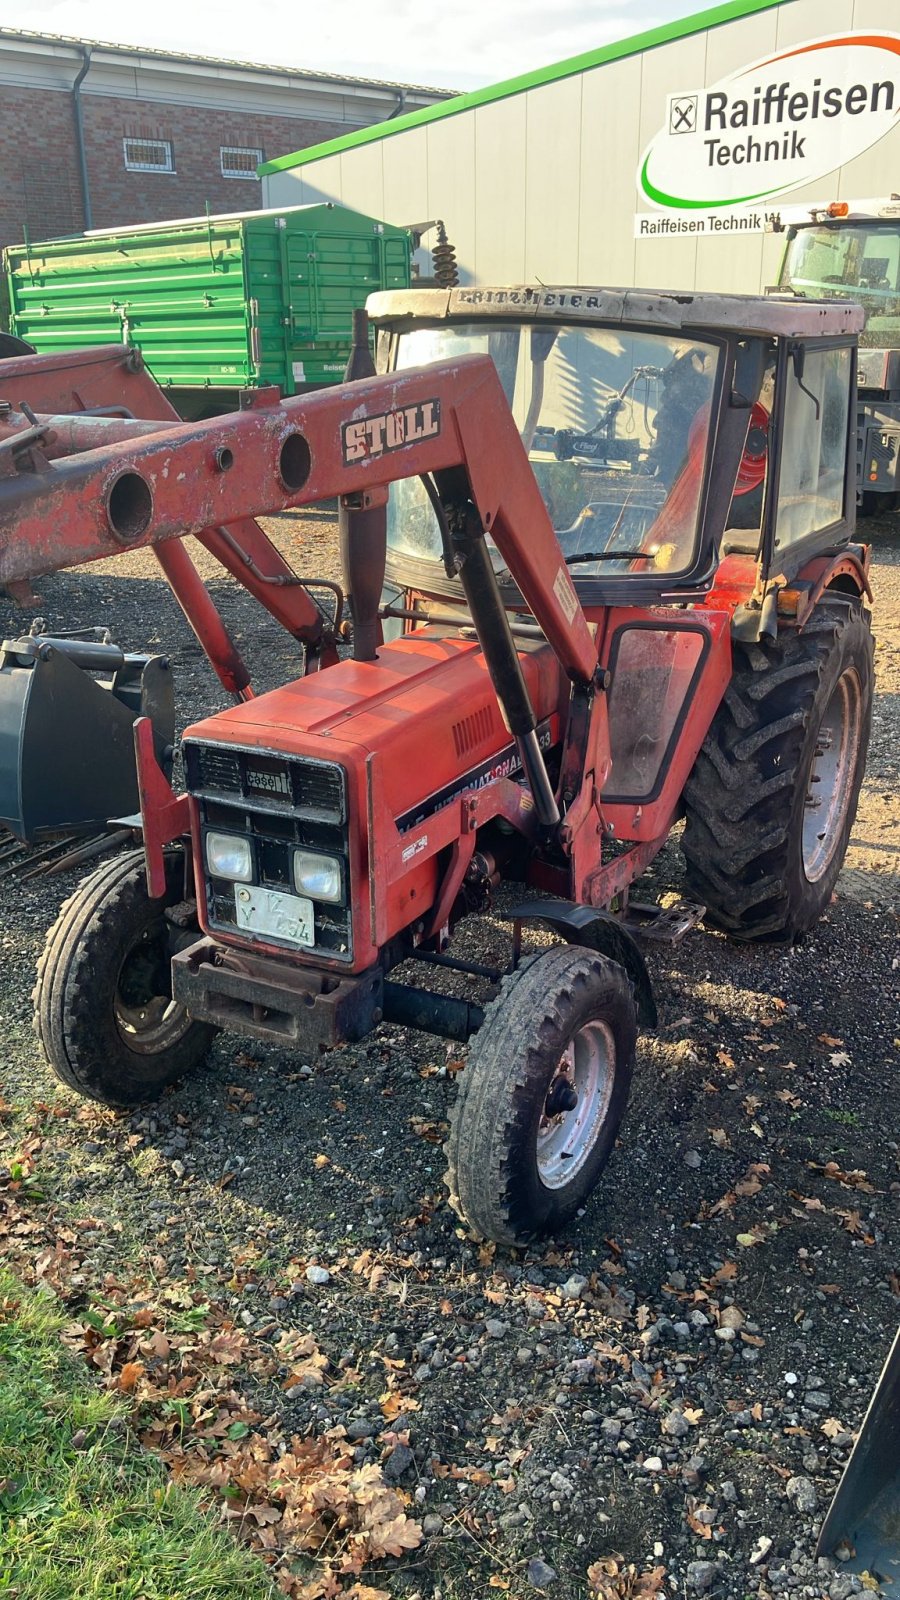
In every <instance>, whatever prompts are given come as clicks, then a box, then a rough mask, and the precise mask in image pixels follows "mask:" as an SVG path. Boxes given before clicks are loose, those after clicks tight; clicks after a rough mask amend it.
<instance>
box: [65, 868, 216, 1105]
mask: <svg viewBox="0 0 900 1600" xmlns="http://www.w3.org/2000/svg"><path fill="white" fill-rule="evenodd" d="M183 879H184V857H183V854H182V852H181V851H173V852H170V853H169V854H168V855H167V856H166V896H165V899H164V900H151V899H150V898H149V896H148V894H147V879H146V872H145V868H144V855H143V851H140V850H135V851H129V853H128V854H127V855H125V856H120V857H118V858H117V859H116V860H115V861H111V862H105V863H104V865H103V866H102V867H99V868H98V869H97V871H96V872H93V873H91V875H90V877H88V878H85V879H84V881H83V882H82V883H81V884H79V886H78V888H77V889H76V891H75V893H74V895H72V897H71V899H69V900H67V901H66V903H65V905H64V906H63V908H62V911H61V912H60V914H59V917H58V918H57V920H56V923H55V924H54V926H53V928H51V930H50V933H49V934H48V936H47V942H46V945H45V946H44V952H43V954H42V956H41V959H40V962H39V963H38V972H37V983H36V985H35V990H34V1023H35V1031H36V1033H37V1036H38V1038H39V1039H40V1041H41V1044H42V1046H43V1049H44V1054H45V1056H46V1058H47V1061H48V1063H49V1065H50V1067H51V1069H52V1070H53V1072H54V1073H55V1074H56V1076H57V1078H59V1079H60V1081H61V1082H62V1083H64V1084H66V1085H67V1087H68V1088H70V1089H77V1091H78V1093H79V1094H83V1095H86V1096H88V1098H89V1099H91V1100H99V1101H100V1102H101V1104H103V1105H107V1106H116V1107H120V1108H127V1107H130V1106H136V1105H140V1104H141V1103H142V1102H143V1101H146V1100H153V1099H155V1098H156V1097H157V1096H158V1095H159V1094H160V1093H161V1092H162V1090H163V1089H164V1088H165V1087H166V1085H167V1084H169V1083H172V1082H174V1080H175V1079H176V1078H181V1077H183V1076H184V1075H185V1074H186V1073H188V1072H191V1071H192V1070H193V1069H194V1068H195V1067H197V1066H199V1064H200V1063H201V1061H202V1060H203V1058H204V1056H205V1055H206V1052H207V1050H208V1049H209V1046H210V1043H211V1041H212V1039H213V1038H214V1036H215V1029H214V1028H211V1027H209V1026H208V1025H207V1024H206V1023H201V1022H194V1021H192V1019H191V1018H190V1016H189V1015H188V1014H187V1012H186V1011H185V1010H184V1007H183V1006H180V1005H176V1004H175V1003H174V1002H173V1000H172V988H171V981H172V980H171V972H170V959H171V951H170V932H171V930H170V928H169V924H168V923H167V921H166V918H165V915H164V911H165V907H166V906H167V905H173V904H175V903H176V902H177V901H180V900H182V899H183V898H184V883H183Z"/></svg>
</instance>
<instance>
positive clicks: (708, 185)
mask: <svg viewBox="0 0 900 1600" xmlns="http://www.w3.org/2000/svg"><path fill="white" fill-rule="evenodd" d="M898 67H900V35H897V34H894V33H884V32H880V31H879V32H876V31H875V30H874V29H873V30H872V31H871V32H868V33H862V32H859V33H845V34H838V35H832V36H830V37H828V38H825V39H808V40H807V41H806V43H805V44H800V45H795V46H794V47H793V48H792V49H788V50H781V51H779V52H778V54H777V55H773V56H768V57H766V59H765V60H763V61H756V62H754V63H752V64H751V65H750V66H747V67H742V68H741V70H740V71H739V72H735V73H732V75H731V76H730V77H728V78H721V79H720V80H719V82H718V83H714V84H710V85H709V86H708V87H707V88H705V89H701V90H697V91H696V92H694V91H690V92H685V93H680V92H679V93H675V94H670V95H669V97H668V101H667V112H666V121H665V123H664V125H663V127H662V128H660V130H659V132H658V133H657V134H656V136H655V137H654V138H653V139H651V141H650V144H649V145H648V146H647V148H646V150H645V151H644V154H643V157H642V159H641V165H640V168H639V170H638V192H639V193H640V195H641V198H642V199H643V200H648V201H649V202H650V204H651V205H652V206H653V207H654V208H656V210H658V211H669V212H681V213H683V214H685V215H686V216H687V217H688V219H689V218H690V216H691V215H692V214H693V216H695V217H696V216H697V215H698V213H702V212H707V213H708V212H710V211H715V210H717V209H719V208H728V207H729V206H732V207H737V206H746V205H752V204H756V205H764V204H765V203H766V202H767V201H769V200H771V199H773V198H774V196H776V195H783V194H787V193H788V192H789V191H790V190H791V189H797V188H799V187H801V186H802V185H804V184H808V183H814V182H817V181H818V180H819V179H820V178H824V177H826V176H827V175H828V174H829V173H831V172H834V171H835V170H836V169H837V168H838V167H843V166H845V165H846V164H847V162H849V161H851V160H852V159H853V158H854V156H858V155H861V154H862V152H863V151H864V150H867V149H868V148H869V147H870V145H873V144H876V143H877V142H878V140H879V139H882V138H884V135H885V134H886V133H889V132H890V131H891V129H893V128H894V127H895V126H896V124H897V119H898V114H900V73H898ZM679 226H680V227H682V228H684V229H689V231H691V232H696V231H701V228H700V227H698V224H697V223H694V224H693V225H691V224H690V222H689V221H688V222H684V221H683V222H682V223H681V224H680V225H679Z"/></svg>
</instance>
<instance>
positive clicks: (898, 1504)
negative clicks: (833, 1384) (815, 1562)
mask: <svg viewBox="0 0 900 1600" xmlns="http://www.w3.org/2000/svg"><path fill="white" fill-rule="evenodd" d="M817 1553H818V1554H819V1555H820V1556H830V1555H834V1554H837V1555H838V1556H839V1558H840V1559H842V1560H844V1559H846V1564H847V1566H848V1567H849V1568H850V1570H851V1571H855V1572H868V1573H871V1575H872V1577H873V1578H877V1579H878V1581H879V1583H883V1584H894V1585H896V1587H895V1588H893V1589H891V1588H888V1589H887V1590H886V1593H887V1594H889V1595H891V1594H896V1595H900V1332H898V1334H897V1337H896V1339H895V1340H894V1344H893V1348H892V1349H891V1353H890V1355H889V1356H888V1358H887V1361H886V1362H885V1364H884V1370H883V1371H882V1374H881V1377H880V1378H879V1380H878V1385H877V1387H876V1389H875V1393H874V1394H873V1396H872V1399H871V1401H870V1402H869V1409H868V1411H867V1412H866V1415H865V1418H864V1420H863V1425H862V1429H861V1431H860V1435H859V1438H858V1439H857V1441H856V1444H855V1445H854V1447H853V1453H852V1455H851V1457H850V1460H849V1461H848V1462H847V1465H846V1468H845V1469H844V1476H843V1478H842V1479H841V1481H840V1484H839V1485H838V1491H837V1494H836V1495H835V1497H834V1500H833V1501H832V1503H831V1508H830V1510H829V1512H828V1515H827V1517H826V1518H825V1521H824V1523H823V1524H822V1532H821V1533H820V1534H819V1544H818V1552H817Z"/></svg>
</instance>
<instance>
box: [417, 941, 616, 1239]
mask: <svg viewBox="0 0 900 1600" xmlns="http://www.w3.org/2000/svg"><path fill="white" fill-rule="evenodd" d="M636 1039H637V1020H636V1016H635V1007H634V1000H633V996H632V992H631V984H630V983H629V980H628V977H627V975H626V973H625V971H624V970H623V968H622V967H620V966H619V965H618V964H617V963H616V962H614V961H610V960H608V959H607V957H606V956H602V955H599V954H597V953H595V952H593V951H590V950H583V949H579V948H577V947H573V946H571V945H565V946H560V947H557V948H554V949H552V950H548V951H546V952H545V953H544V954H541V955H538V956H535V957H534V958H533V959H532V960H531V961H529V962H527V963H525V964H524V965H523V966H521V967H520V968H519V970H518V971H517V972H515V973H513V974H512V976H511V977H508V978H506V979H505V980H504V983H503V987H502V989H501V991H500V994H499V995H498V997H497V999H496V1000H495V1001H494V1002H493V1005H492V1006H491V1007H490V1009H489V1011H488V1015H487V1018H486V1020H485V1022H484V1024H483V1026H482V1028H481V1030H480V1031H479V1033H478V1034H477V1035H476V1036H475V1039H474V1040H473V1042H472V1044H471V1046H470V1049H469V1059H468V1064H467V1066H466V1070H465V1072H464V1073H463V1076H462V1083H461V1085H460V1092H459V1097H458V1099H457V1102H456V1105H455V1107H454V1109H453V1112H452V1115H451V1121H450V1137H449V1140H448V1144H447V1158H448V1171H447V1185H448V1188H449V1190H450V1201H451V1204H452V1205H453V1207H454V1209H455V1210H456V1212H457V1213H458V1215H459V1216H460V1217H461V1218H462V1219H463V1221H464V1222H466V1223H468V1224H469V1226H470V1227H471V1228H472V1229H473V1231H474V1232H476V1233H477V1234H479V1235H480V1236H481V1237H482V1238H485V1239H493V1240H496V1241H497V1243H499V1244H524V1243H526V1242H527V1241H528V1240H529V1239H531V1238H533V1237H534V1236H535V1235H536V1234H542V1233H552V1232H554V1231H555V1230H556V1229H558V1228H561V1227H563V1226H564V1225H565V1224H566V1223H567V1222H570V1221H571V1219H572V1217H574V1216H575V1214H576V1212H577V1211H578V1210H579V1209H580V1207H581V1206H583V1205H584V1203H585V1201H586V1200H587V1198H588V1196H589V1195H590V1193H591V1191H592V1190H593V1188H594V1187H595V1185H596V1183H597V1181H598V1179H599V1177H600V1174H601V1172H602V1171H603V1168H604V1167H605V1165H606V1162H607V1160H608V1159H609V1155H610V1152H611V1150H612V1147H613V1144H614V1142H615V1138H616V1133H617V1132H618V1128H619V1124H620V1122H621V1120H622V1116H623V1113H624V1111H625V1105H626V1102H627V1100H628V1091H629V1088H630V1086H631V1077H632V1072H633V1069H634V1054H635V1044H636Z"/></svg>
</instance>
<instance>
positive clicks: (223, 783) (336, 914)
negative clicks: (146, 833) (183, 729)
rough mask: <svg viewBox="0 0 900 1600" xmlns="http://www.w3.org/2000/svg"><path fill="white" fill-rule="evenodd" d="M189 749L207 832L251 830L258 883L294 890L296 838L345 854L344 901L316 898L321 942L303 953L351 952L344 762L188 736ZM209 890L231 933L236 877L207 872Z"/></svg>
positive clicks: (341, 955) (190, 773) (211, 910)
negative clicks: (259, 751)
mask: <svg viewBox="0 0 900 1600" xmlns="http://www.w3.org/2000/svg"><path fill="white" fill-rule="evenodd" d="M184 756H185V770H186V773H187V780H188V789H189V790H190V792H191V793H192V794H193V795H194V796H195V798H196V799H197V802H198V804H199V807H200V819H201V827H202V833H203V835H204V837H205V835H206V832H207V830H209V829H213V830H216V831H220V830H224V831H226V832H228V833H239V834H243V835H244V836H245V837H247V838H248V839H249V843H250V852H251V857H252V861H253V879H252V881H253V882H254V883H255V884H257V885H259V886H261V887H265V888H271V889H277V890H280V891H281V892H283V893H292V892H293V872H292V861H293V852H294V850H295V849H296V848H297V847H298V846H301V847H303V848H305V849H308V850H320V851H323V852H324V853H326V854H328V855H333V856H338V857H339V858H340V860H341V862H342V875H343V883H344V897H345V901H346V903H345V904H343V905H325V904H323V903H320V902H318V901H317V902H315V912H314V915H315V934H316V942H315V944H314V945H313V946H310V947H306V946H304V954H307V955H311V956H313V955H315V954H317V953H318V954H321V955H324V956H329V957H331V958H335V957H337V958H338V959H340V960H349V959H351V957H352V927H351V917H350V908H349V899H350V877H349V862H348V855H347V849H348V843H347V826H346V818H347V803H346V775H345V772H344V769H343V767H339V766H336V765H333V764H332V763H330V762H324V761H313V760H309V759H304V758H297V759H293V760H291V759H287V758H285V757H282V756H272V755H267V754H257V752H256V751H254V750H236V749H224V748H222V747H221V746H214V745H200V744H186V745H185V747H184ZM204 859H205V858H204ZM206 892H207V907H208V914H209V925H210V928H211V929H213V930H215V929H221V930H222V931H223V932H229V933H233V932H234V931H235V930H236V928H237V911H236V906H235V892H234V884H233V883H231V882H230V881H228V880H226V879H221V878H210V877H208V876H207V881H206ZM241 937H242V938H243V937H246V935H245V934H243V933H242V934H241ZM272 942H273V943H278V942H279V941H278V940H275V939H273V940H272ZM288 948H291V949H296V946H294V945H290V946H288Z"/></svg>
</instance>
